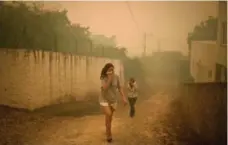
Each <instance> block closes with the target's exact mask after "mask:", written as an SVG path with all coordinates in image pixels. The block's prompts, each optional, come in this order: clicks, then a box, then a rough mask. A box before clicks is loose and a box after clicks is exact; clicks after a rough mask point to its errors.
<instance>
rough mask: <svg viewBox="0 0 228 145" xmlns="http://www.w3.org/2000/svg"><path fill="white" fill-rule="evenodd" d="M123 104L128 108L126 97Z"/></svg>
mask: <svg viewBox="0 0 228 145" xmlns="http://www.w3.org/2000/svg"><path fill="white" fill-rule="evenodd" d="M123 104H124V106H126V105H127V99H126V97H125V96H123Z"/></svg>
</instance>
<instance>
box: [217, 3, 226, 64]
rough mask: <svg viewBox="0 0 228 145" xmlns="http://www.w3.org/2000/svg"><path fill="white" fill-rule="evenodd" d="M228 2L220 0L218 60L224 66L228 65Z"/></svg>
mask: <svg viewBox="0 0 228 145" xmlns="http://www.w3.org/2000/svg"><path fill="white" fill-rule="evenodd" d="M225 26H226V27H227V2H218V35H217V38H218V39H217V46H218V60H217V62H218V63H219V64H221V65H223V66H227V43H226V42H227V41H226V42H225V40H227V37H226V36H227V29H226V27H225Z"/></svg>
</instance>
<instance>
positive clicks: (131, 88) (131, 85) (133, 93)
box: [127, 78, 138, 117]
mask: <svg viewBox="0 0 228 145" xmlns="http://www.w3.org/2000/svg"><path fill="white" fill-rule="evenodd" d="M127 89H128V101H129V105H130V112H129V115H130V117H134V116H135V103H136V101H137V98H138V90H137V89H138V86H137V83H136V81H135V79H134V78H130V80H129V82H128V85H127Z"/></svg>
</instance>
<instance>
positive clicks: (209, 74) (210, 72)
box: [208, 70, 212, 78]
mask: <svg viewBox="0 0 228 145" xmlns="http://www.w3.org/2000/svg"><path fill="white" fill-rule="evenodd" d="M211 77H212V70H210V71H208V78H211Z"/></svg>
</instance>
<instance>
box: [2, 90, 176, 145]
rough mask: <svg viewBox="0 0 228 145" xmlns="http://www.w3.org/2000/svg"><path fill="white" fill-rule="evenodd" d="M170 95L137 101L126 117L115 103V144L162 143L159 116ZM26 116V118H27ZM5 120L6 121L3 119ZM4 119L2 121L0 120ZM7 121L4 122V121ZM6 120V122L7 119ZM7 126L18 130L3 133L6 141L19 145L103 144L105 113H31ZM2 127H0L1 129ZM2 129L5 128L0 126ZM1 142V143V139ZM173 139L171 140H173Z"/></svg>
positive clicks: (124, 110) (125, 109) (162, 115)
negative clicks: (56, 114)
mask: <svg viewBox="0 0 228 145" xmlns="http://www.w3.org/2000/svg"><path fill="white" fill-rule="evenodd" d="M171 101H172V98H171V96H170V95H167V94H165V93H162V92H160V93H157V94H155V95H153V96H151V97H150V98H149V99H147V100H144V101H139V102H137V105H136V108H137V110H136V111H137V112H136V113H137V114H136V117H135V118H133V119H132V118H129V117H128V107H121V104H120V106H119V107H118V110H117V112H116V114H115V116H114V122H113V136H114V142H113V143H112V144H114V145H126V144H127V145H140V144H142V145H146V144H148V145H149V144H150V145H151V144H153V143H154V144H156V145H159V144H161V145H164V144H166V143H164V141H161V138H162V137H165V138H168V137H169V134H167V131H164V128H165V127H164V124H163V122H162V120H164V118H165V117H167V113H169V110H170V109H169V104H170V103H171ZM28 120H29V121H28ZM6 122H7V121H6ZM0 123H3V122H0ZM6 124H7V123H6ZM8 124H9V123H8ZM5 129H7V130H10V129H11V130H14V131H17V133H12V132H11V133H3V134H2V135H1V136H2V137H3V139H4V140H5V144H6V142H7V145H11V144H21V145H102V144H106V142H105V138H104V137H105V132H104V130H105V128H104V116H103V115H101V114H97V115H92V116H86V117H80V118H78V117H70V116H49V117H43V118H42V117H38V119H37V117H36V116H34V119H32V117H30V118H29V119H28V118H27V121H24V122H23V121H21V124H20V122H19V123H18V124H16V125H8V127H7V128H5ZM1 130H2V129H0V131H1ZM2 132H4V130H2ZM0 143H2V144H3V143H4V142H3V141H2V142H0ZM173 143H174V141H172V144H173Z"/></svg>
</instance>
